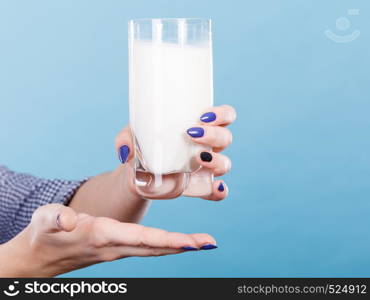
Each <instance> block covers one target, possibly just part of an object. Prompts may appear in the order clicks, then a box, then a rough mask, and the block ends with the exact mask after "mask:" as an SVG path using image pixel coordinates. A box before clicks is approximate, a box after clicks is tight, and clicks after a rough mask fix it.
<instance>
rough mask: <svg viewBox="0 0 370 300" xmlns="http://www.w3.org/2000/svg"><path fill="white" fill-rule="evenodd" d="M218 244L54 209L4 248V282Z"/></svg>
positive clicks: (42, 212) (44, 210) (0, 263)
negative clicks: (15, 278) (104, 262)
mask: <svg viewBox="0 0 370 300" xmlns="http://www.w3.org/2000/svg"><path fill="white" fill-rule="evenodd" d="M215 244H216V243H215V240H214V239H213V238H212V237H211V236H209V235H208V234H182V233H176V232H167V231H164V230H161V229H156V228H150V227H145V226H142V225H137V224H130V223H121V222H118V221H116V220H113V219H110V218H105V217H92V216H90V215H87V214H83V213H80V214H78V213H76V212H75V211H74V210H72V209H71V208H69V207H66V206H63V205H60V204H49V205H45V206H41V207H39V208H38V209H37V210H36V211H35V212H34V214H33V216H32V220H31V223H30V224H29V225H28V226H27V227H26V228H25V229H24V230H23V231H22V232H21V233H20V234H18V235H17V236H16V237H15V238H13V239H12V240H10V241H9V242H7V243H5V244H2V245H0V277H50V276H55V275H58V274H61V273H65V272H69V271H72V270H76V269H79V268H82V267H86V266H89V265H92V264H96V263H99V262H103V261H112V260H116V259H119V258H124V257H129V256H160V255H168V254H177V253H182V252H184V251H186V250H198V249H204V250H208V249H213V248H216V246H215Z"/></svg>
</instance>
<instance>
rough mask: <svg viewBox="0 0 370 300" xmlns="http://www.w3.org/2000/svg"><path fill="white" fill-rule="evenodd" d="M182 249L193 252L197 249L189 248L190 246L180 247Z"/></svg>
mask: <svg viewBox="0 0 370 300" xmlns="http://www.w3.org/2000/svg"><path fill="white" fill-rule="evenodd" d="M182 249H183V250H186V251H195V250H198V249H197V248H194V247H190V246H186V247H182Z"/></svg>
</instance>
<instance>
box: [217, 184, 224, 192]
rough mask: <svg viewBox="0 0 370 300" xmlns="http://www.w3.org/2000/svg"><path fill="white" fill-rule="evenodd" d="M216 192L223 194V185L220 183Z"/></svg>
mask: <svg viewBox="0 0 370 300" xmlns="http://www.w3.org/2000/svg"><path fill="white" fill-rule="evenodd" d="M218 190H219V191H220V192H223V191H224V190H225V186H224V184H223V183H222V182H221V183H220V185H219V186H218Z"/></svg>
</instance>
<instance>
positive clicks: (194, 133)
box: [186, 127, 204, 138]
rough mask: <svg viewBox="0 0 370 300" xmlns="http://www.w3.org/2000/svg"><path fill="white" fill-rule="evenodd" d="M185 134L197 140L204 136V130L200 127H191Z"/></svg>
mask: <svg viewBox="0 0 370 300" xmlns="http://www.w3.org/2000/svg"><path fill="white" fill-rule="evenodd" d="M186 132H187V133H188V135H190V136H191V137H193V138H199V137H202V136H203V135H204V129H203V128H202V127H192V128H189V129H188V130H187V131H186Z"/></svg>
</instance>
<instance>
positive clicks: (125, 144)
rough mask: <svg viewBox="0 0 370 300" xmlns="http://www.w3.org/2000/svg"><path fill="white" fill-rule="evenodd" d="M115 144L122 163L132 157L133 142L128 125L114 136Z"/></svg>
mask: <svg viewBox="0 0 370 300" xmlns="http://www.w3.org/2000/svg"><path fill="white" fill-rule="evenodd" d="M115 146H116V151H117V153H118V157H119V159H120V161H121V163H123V164H124V163H126V162H128V161H130V160H131V159H132V157H133V151H132V150H133V143H132V135H131V130H130V127H129V126H126V127H125V128H123V129H122V130H121V132H120V133H119V134H118V135H117V136H116V140H115Z"/></svg>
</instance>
